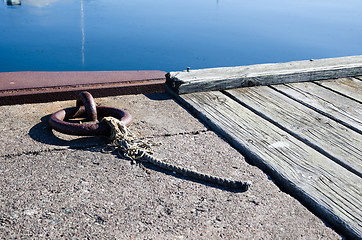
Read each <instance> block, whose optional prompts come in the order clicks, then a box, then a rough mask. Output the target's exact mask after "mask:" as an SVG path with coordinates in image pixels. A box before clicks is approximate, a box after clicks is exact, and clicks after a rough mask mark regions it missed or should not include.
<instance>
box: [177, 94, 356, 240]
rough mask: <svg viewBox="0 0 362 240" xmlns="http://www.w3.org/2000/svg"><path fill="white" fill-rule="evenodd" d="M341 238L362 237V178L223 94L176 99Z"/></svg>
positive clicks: (197, 95) (182, 96) (188, 95)
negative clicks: (330, 226)
mask: <svg viewBox="0 0 362 240" xmlns="http://www.w3.org/2000/svg"><path fill="white" fill-rule="evenodd" d="M175 96H176V97H177V98H178V99H179V100H180V101H181V102H182V103H183V104H185V106H187V107H189V108H190V110H191V111H193V112H194V113H195V114H196V115H197V116H198V117H199V118H200V119H202V120H203V121H205V122H206V123H207V124H208V125H210V126H211V127H212V128H213V129H214V130H215V131H217V132H219V133H220V134H222V135H223V136H224V137H225V138H226V139H228V140H229V141H230V142H231V143H232V144H233V145H234V146H235V147H236V148H238V149H239V150H240V151H241V152H242V153H243V154H244V155H245V156H246V157H247V158H248V159H249V160H250V161H251V162H253V163H254V164H256V165H258V166H259V167H261V168H263V169H264V170H265V171H266V172H267V173H268V174H269V175H270V176H271V177H272V178H273V179H274V180H275V181H276V182H277V183H279V184H280V185H281V186H283V188H284V189H285V190H286V191H288V192H289V193H290V194H291V195H293V196H295V197H296V198H298V199H299V200H300V201H302V202H303V203H304V204H306V205H307V206H308V207H310V209H313V210H314V212H315V213H316V214H317V215H319V216H320V217H321V218H323V219H324V220H325V221H327V222H328V223H329V224H331V225H332V226H334V227H335V228H337V229H340V230H341V231H342V232H343V234H344V235H346V236H347V237H351V238H354V239H361V238H362V196H361V193H362V179H361V178H360V177H358V176H357V175H356V174H352V173H351V172H350V171H348V170H347V169H345V168H343V167H341V166H340V165H338V164H337V163H335V162H333V161H331V160H330V159H329V158H327V157H325V156H324V155H322V154H321V153H319V152H317V151H316V150H314V149H313V148H311V147H309V146H307V145H305V144H304V143H303V142H301V141H299V140H297V139H296V138H294V137H293V136H291V135H289V134H288V133H286V132H285V131H283V130H281V129H280V128H278V127H277V126H275V125H273V124H272V123H270V122H268V121H267V120H265V119H263V118H261V117H260V116H258V115H257V114H255V113H254V112H252V111H251V110H249V109H247V108H245V107H243V106H242V105H241V104H239V103H237V102H236V101H234V100H232V99H231V98H229V97H227V96H226V95H224V94H223V93H221V92H205V93H192V94H185V95H181V96H177V95H175Z"/></svg>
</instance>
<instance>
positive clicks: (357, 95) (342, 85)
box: [316, 78, 362, 103]
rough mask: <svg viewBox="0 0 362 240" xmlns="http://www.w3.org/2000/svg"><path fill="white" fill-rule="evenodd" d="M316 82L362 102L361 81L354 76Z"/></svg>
mask: <svg viewBox="0 0 362 240" xmlns="http://www.w3.org/2000/svg"><path fill="white" fill-rule="evenodd" d="M316 83H317V84H319V85H321V86H323V87H326V88H329V89H331V90H333V91H336V92H339V93H340V94H343V95H345V96H347V97H349V98H352V99H354V100H356V101H359V102H360V103H362V81H360V80H358V79H356V78H339V79H331V80H324V81H317V82H316Z"/></svg>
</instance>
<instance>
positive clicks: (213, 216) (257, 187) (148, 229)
mask: <svg viewBox="0 0 362 240" xmlns="http://www.w3.org/2000/svg"><path fill="white" fill-rule="evenodd" d="M95 100H96V102H97V104H98V105H102V106H110V107H117V108H122V109H125V110H127V111H129V112H130V113H131V114H132V116H133V123H132V125H131V126H130V129H131V130H132V131H133V132H134V133H135V134H136V135H137V136H139V137H140V138H147V139H150V140H153V141H154V142H157V143H160V145H158V146H155V147H154V152H155V156H156V157H157V158H160V159H165V160H166V159H167V160H168V161H169V162H172V163H175V164H177V165H180V166H182V167H187V168H190V169H195V170H198V171H199V172H203V173H207V174H212V175H216V176H219V177H227V178H231V179H235V180H236V179H237V180H242V181H244V180H245V181H246V180H247V181H252V183H253V185H252V186H251V188H250V189H249V190H248V191H246V192H232V191H229V190H227V189H223V188H220V187H218V186H215V185H211V184H207V183H204V182H200V181H194V180H192V179H187V178H184V177H182V176H180V175H178V174H174V173H172V172H168V171H164V170H162V169H159V168H157V167H153V166H152V165H148V164H145V165H144V167H142V166H140V165H139V164H132V163H131V161H129V160H127V159H123V158H121V157H119V156H117V155H114V154H106V153H102V151H101V150H102V149H103V148H104V147H105V146H106V143H107V138H105V137H74V136H68V135H65V134H61V133H58V132H55V131H53V130H51V129H50V127H49V126H48V124H47V119H48V117H49V114H52V113H54V112H55V111H57V110H60V109H63V108H66V107H72V106H75V100H74V101H61V102H52V103H37V104H23V105H13V106H0V112H1V115H2V117H1V119H0V131H1V141H0V238H1V239H341V238H342V236H341V235H339V234H338V233H336V232H335V231H334V230H332V229H331V228H330V227H329V226H327V225H326V224H325V223H324V222H323V221H322V220H320V219H319V218H318V217H316V216H315V215H313V214H312V213H311V212H310V211H309V210H308V209H307V208H306V207H304V206H303V205H302V204H301V203H300V202H298V201H297V200H296V199H294V198H293V197H291V196H290V195H288V194H286V193H284V192H283V191H281V190H280V189H279V188H278V187H277V186H276V185H275V184H274V183H273V181H272V180H271V179H269V178H268V176H267V175H266V174H265V173H263V172H262V171H261V170H260V169H259V168H257V167H255V166H252V165H250V164H249V163H248V162H247V161H246V160H245V159H244V157H243V156H242V155H241V154H240V153H239V152H238V151H237V150H235V149H234V148H232V147H231V146H230V145H229V144H228V143H227V142H226V141H225V140H223V139H222V138H221V137H220V136H218V135H217V134H215V133H214V132H213V131H212V130H210V129H208V128H207V127H206V126H205V125H204V124H203V123H202V122H200V121H199V120H198V119H196V118H194V117H193V116H192V115H191V114H190V113H189V112H187V111H186V110H185V109H184V108H183V107H182V106H181V105H179V104H178V103H177V102H176V101H175V100H173V99H172V98H171V97H170V96H169V95H167V94H165V93H157V94H146V95H141V94H140V95H124V96H116V97H106V98H96V99H95Z"/></svg>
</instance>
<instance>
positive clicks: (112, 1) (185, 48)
mask: <svg viewBox="0 0 362 240" xmlns="http://www.w3.org/2000/svg"><path fill="white" fill-rule="evenodd" d="M361 9H362V1H361V0H343V1H341V0H294V1H293V0H289V1H287V0H275V1H269V0H254V1H244V0H153V1H151V0H131V1H124V0H99V1H96V0H23V1H22V5H21V6H7V5H6V3H4V2H0V71H1V72H5V71H28V70H32V71H79V70H156V69H157V70H164V71H174V70H184V69H186V67H191V68H192V69H197V68H208V67H221V66H237V65H249V64H257V63H270V62H286V61H293V60H305V59H311V58H313V59H318V58H327V57H341V56H350V55H362V14H361Z"/></svg>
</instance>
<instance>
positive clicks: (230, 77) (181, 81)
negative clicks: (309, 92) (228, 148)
mask: <svg viewBox="0 0 362 240" xmlns="http://www.w3.org/2000/svg"><path fill="white" fill-rule="evenodd" d="M358 75H362V56H352V57H342V58H328V59H319V60H307V61H295V62H288V63H274V64H257V65H251V66H239V67H223V68H209V69H200V70H190V71H184V72H170V73H168V74H167V75H166V83H167V84H168V86H169V87H170V88H171V89H172V90H173V91H175V92H176V93H178V94H182V93H191V92H202V91H213V90H225V89H232V88H240V87H246V86H257V85H271V84H281V83H292V82H305V81H316V80H322V79H331V78H342V77H353V76H358Z"/></svg>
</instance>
